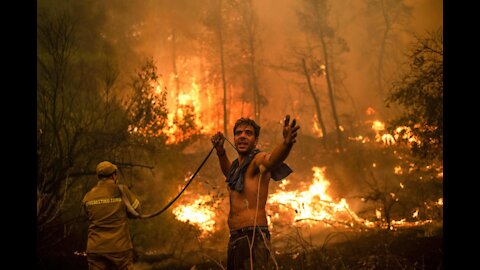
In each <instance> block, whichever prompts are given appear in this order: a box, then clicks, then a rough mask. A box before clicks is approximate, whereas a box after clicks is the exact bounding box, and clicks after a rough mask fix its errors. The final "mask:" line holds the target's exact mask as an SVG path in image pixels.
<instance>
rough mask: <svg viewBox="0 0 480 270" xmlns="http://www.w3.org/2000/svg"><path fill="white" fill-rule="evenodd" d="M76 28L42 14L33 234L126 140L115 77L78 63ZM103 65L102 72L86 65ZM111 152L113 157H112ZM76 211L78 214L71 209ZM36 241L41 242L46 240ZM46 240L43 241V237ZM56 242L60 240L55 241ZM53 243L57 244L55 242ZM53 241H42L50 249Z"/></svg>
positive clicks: (111, 68)
mask: <svg viewBox="0 0 480 270" xmlns="http://www.w3.org/2000/svg"><path fill="white" fill-rule="evenodd" d="M76 33H77V28H76V24H75V23H74V21H73V20H72V18H71V17H70V16H69V14H68V13H66V12H60V13H55V14H48V13H42V14H41V15H40V16H39V23H38V56H37V67H38V68H37V229H38V231H39V232H40V233H42V232H45V229H46V228H47V227H48V226H49V225H53V224H55V223H57V222H58V219H59V218H61V215H62V213H63V212H64V211H65V208H66V205H65V202H66V201H68V196H67V195H68V191H69V190H70V188H71V187H73V186H74V183H75V182H76V181H77V180H78V179H79V177H80V176H84V175H90V174H94V172H93V170H92V169H89V168H92V167H94V165H93V164H92V162H93V163H95V162H98V158H99V157H101V156H103V155H104V154H105V153H110V154H112V155H113V154H114V150H115V149H117V148H119V147H120V146H121V145H122V144H123V143H124V142H125V140H126V138H127V132H126V127H127V124H128V123H127V118H126V117H125V114H124V113H123V109H122V108H121V106H120V103H119V100H118V99H117V98H116V97H115V95H114V93H113V92H114V87H115V81H116V79H117V75H118V73H117V71H116V68H115V65H114V64H113V63H112V62H108V61H107V60H106V59H102V55H99V58H97V59H91V60H92V61H93V63H92V62H91V61H90V62H89V61H83V60H84V59H83V58H82V51H81V50H80V49H79V48H78V47H77V46H76V45H77V42H78V41H77V39H76ZM101 61H105V62H107V63H108V64H107V65H104V66H103V68H97V71H98V72H92V71H91V70H95V69H94V68H92V66H91V65H96V64H98V62H101ZM112 152H113V153H112ZM76 209H77V208H76ZM43 236H46V235H43V234H42V235H41V236H40V237H39V239H40V240H46V239H44V238H43ZM47 238H48V237H47ZM60 239H61V238H60ZM57 240H58V239H57ZM55 242H56V241H43V243H48V244H54V243H55Z"/></svg>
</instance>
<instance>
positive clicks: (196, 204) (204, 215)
mask: <svg viewBox="0 0 480 270" xmlns="http://www.w3.org/2000/svg"><path fill="white" fill-rule="evenodd" d="M211 201H212V198H211V197H210V196H200V197H199V198H198V199H195V200H194V201H192V202H184V203H183V204H182V205H179V206H177V207H176V208H174V209H173V210H172V213H173V214H174V215H175V218H176V219H178V220H180V221H182V222H188V223H191V224H192V225H193V226H195V227H197V228H198V229H200V231H201V234H200V237H205V236H207V235H209V234H210V233H212V232H214V231H215V216H216V215H215V212H216V208H217V207H215V205H214V206H212V204H211Z"/></svg>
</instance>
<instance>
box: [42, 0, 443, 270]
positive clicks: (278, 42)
mask: <svg viewBox="0 0 480 270" xmlns="http://www.w3.org/2000/svg"><path fill="white" fill-rule="evenodd" d="M281 2H282V3H277V2H276V1H271V0H261V1H250V0H249V1H237V0H211V1H189V0H184V1H158V0H151V1H142V3H131V2H130V1H117V2H112V1H97V2H84V1H80V2H75V3H70V2H68V3H67V2H64V1H56V0H54V1H46V0H42V1H38V12H37V25H38V26H37V28H38V29H37V33H38V35H37V46H38V50H37V60H38V61H37V63H38V64H37V200H36V201H37V208H36V209H37V269H88V266H87V259H86V239H87V230H88V219H87V216H86V215H85V213H84V211H83V209H82V198H83V196H84V195H85V193H86V192H87V191H88V190H90V189H91V188H92V187H93V186H95V185H96V184H97V178H96V175H95V166H96V164H97V163H98V162H100V161H102V160H110V161H112V162H113V163H115V164H117V165H118V181H119V183H122V184H125V185H126V186H128V187H129V188H130V189H131V190H132V191H134V192H135V194H137V195H138V197H139V199H140V202H141V205H142V212H143V213H147V214H148V213H153V212H155V211H158V210H159V209H162V207H165V206H168V207H167V208H166V209H165V211H164V212H162V213H161V214H160V215H156V216H155V217H152V218H146V219H131V220H129V228H130V234H131V238H132V242H133V246H134V249H133V252H134V263H135V269H139V270H150V269H151V270H154V269H226V259H227V243H228V238H229V227H228V225H227V218H228V215H229V205H230V201H229V193H228V190H227V184H226V183H225V180H226V179H225V176H224V175H223V174H222V172H221V170H220V169H219V166H218V159H217V158H216V157H215V154H213V155H211V153H212V150H213V148H212V143H211V142H210V138H211V137H212V135H214V134H215V133H216V132H217V131H221V132H223V133H224V134H225V137H226V141H225V144H224V146H225V150H226V153H227V155H228V157H229V158H230V160H233V159H235V158H236V157H237V150H236V149H235V146H234V140H233V138H234V134H233V127H234V124H235V121H236V120H237V119H238V118H240V117H249V118H251V119H254V120H255V121H256V122H257V123H259V124H260V126H261V133H260V134H261V135H260V137H259V139H258V144H257V148H259V149H261V150H263V151H266V152H271V151H272V150H273V149H274V147H275V146H276V145H277V144H278V143H280V142H281V141H282V139H283V138H282V123H283V122H282V121H283V117H284V116H285V115H286V114H290V115H291V116H292V118H295V120H296V121H297V123H298V124H299V125H300V126H301V129H300V130H299V131H298V137H297V142H296V144H295V146H294V147H293V148H292V150H291V152H290V154H289V156H288V158H287V159H286V160H285V163H287V164H288V166H289V167H291V168H292V169H293V173H291V174H290V175H289V176H288V177H286V178H285V179H282V180H280V181H273V180H271V181H270V182H269V184H268V199H267V204H266V215H267V222H268V229H269V231H270V232H271V242H272V253H273V255H274V257H275V262H276V265H275V266H276V269H443V38H442V17H441V16H442V4H441V3H440V4H438V3H437V2H435V3H434V1H413V0H412V1H402V0H399V1H374V0H365V1H363V0H362V1H355V3H354V2H352V1H323V0H302V1H281ZM273 7H275V8H273ZM274 9H275V11H274ZM419 17H421V18H424V19H423V21H422V20H419V19H418V18H419ZM425 18H430V19H425ZM209 151H210V152H209Z"/></svg>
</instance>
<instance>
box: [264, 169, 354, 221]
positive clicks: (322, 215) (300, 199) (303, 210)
mask: <svg viewBox="0 0 480 270" xmlns="http://www.w3.org/2000/svg"><path fill="white" fill-rule="evenodd" d="M312 170H313V171H314V173H313V177H314V178H313V182H312V184H311V185H310V186H308V187H307V189H306V190H303V191H302V190H294V191H279V192H276V193H274V194H271V195H270V199H269V200H270V205H271V206H272V207H271V208H275V205H278V211H279V212H281V211H290V212H291V211H292V210H294V211H295V215H294V217H293V220H291V221H290V222H292V223H293V224H295V223H296V222H299V221H301V222H306V223H308V224H310V225H313V224H316V223H317V221H323V222H324V223H326V224H327V225H334V224H343V225H346V226H350V227H351V226H354V225H355V224H356V223H363V220H362V219H361V218H359V217H358V216H357V215H356V214H355V213H354V212H353V211H351V210H350V207H349V205H348V203H347V202H346V200H345V199H343V198H342V199H340V200H339V201H337V202H336V201H334V200H333V199H332V198H331V197H330V196H329V195H328V194H327V189H328V187H329V186H330V182H329V181H327V180H326V179H325V176H324V173H325V168H320V167H313V168H312ZM284 181H286V180H284ZM280 216H282V217H283V216H285V215H283V214H282V215H278V214H274V215H273V220H275V219H277V220H278V219H280Z"/></svg>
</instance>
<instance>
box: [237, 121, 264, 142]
mask: <svg viewBox="0 0 480 270" xmlns="http://www.w3.org/2000/svg"><path fill="white" fill-rule="evenodd" d="M240 125H248V126H252V127H253V130H254V131H255V138H258V136H260V126H259V125H257V123H255V121H253V119H250V118H245V117H242V118H240V119H238V120H237V122H235V126H234V127H233V134H235V130H236V129H237V127H238V126H240Z"/></svg>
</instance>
